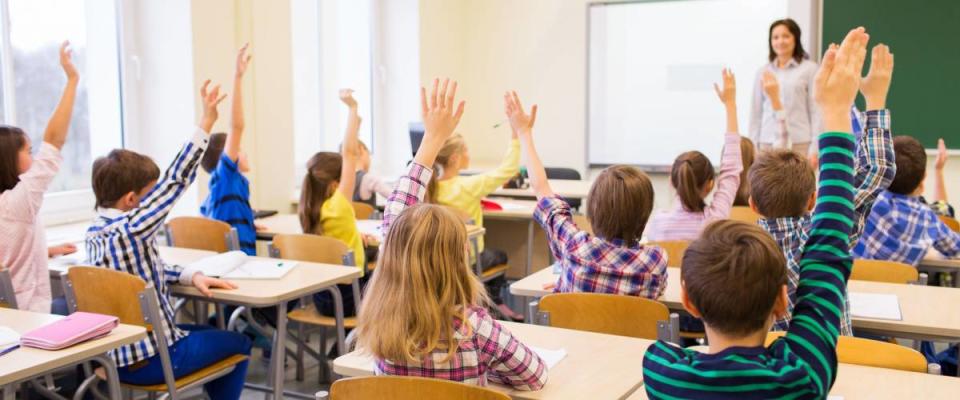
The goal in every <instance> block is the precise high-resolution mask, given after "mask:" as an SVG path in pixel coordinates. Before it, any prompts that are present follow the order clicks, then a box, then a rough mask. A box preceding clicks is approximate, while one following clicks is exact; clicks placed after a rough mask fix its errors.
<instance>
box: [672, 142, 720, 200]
mask: <svg viewBox="0 0 960 400" xmlns="http://www.w3.org/2000/svg"><path fill="white" fill-rule="evenodd" d="M714 176H715V172H714V170H713V165H712V164H710V159H709V158H707V156H705V155H703V153H701V152H699V151H688V152H686V153H683V154H681V155H680V156H678V157H677V159H676V160H674V161H673V168H671V169H670V184H672V185H673V188H674V189H676V190H677V195H678V196H680V203H682V204H683V208H684V209H685V210H687V211H690V212H700V211H703V209H704V208H705V207H706V206H707V205H706V203H704V202H703V197H702V196H701V195H700V193H701V192H702V191H703V188H704V186H705V185H706V184H707V182H709V181H711V180H712V179H713V178H714Z"/></svg>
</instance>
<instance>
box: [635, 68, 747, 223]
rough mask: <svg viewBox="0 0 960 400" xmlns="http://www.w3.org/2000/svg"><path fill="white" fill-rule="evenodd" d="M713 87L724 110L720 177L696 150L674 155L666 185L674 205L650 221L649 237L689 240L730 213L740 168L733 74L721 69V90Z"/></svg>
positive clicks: (735, 92)
mask: <svg viewBox="0 0 960 400" xmlns="http://www.w3.org/2000/svg"><path fill="white" fill-rule="evenodd" d="M714 89H715V90H716V91H717V96H718V97H720V101H721V102H722V103H723V105H724V107H725V108H726V111H727V133H726V134H725V135H724V142H725V143H724V147H723V156H722V157H721V159H720V176H719V177H715V175H714V172H713V164H711V163H710V159H708V158H707V156H705V155H703V153H701V152H699V151H688V152H686V153H683V154H681V155H680V156H679V157H677V159H676V160H675V161H674V162H673V168H672V169H671V171H670V184H671V185H672V186H673V188H674V189H676V191H677V199H676V201H675V203H674V204H675V206H674V208H673V209H672V210H669V211H662V212H660V213H658V214H657V215H655V216H654V217H653V218H652V219H651V220H650V234H649V237H648V239H650V240H654V241H664V240H693V239H696V238H697V236H699V235H700V230H701V229H703V227H704V226H706V225H707V224H708V223H710V222H712V221H715V220H718V219H724V218H727V217H729V216H730V208H731V206H732V205H733V200H734V197H735V196H736V194H737V187H738V186H740V172H742V171H743V161H742V160H741V157H740V134H739V133H737V131H738V127H737V99H736V96H737V91H736V81H735V79H734V76H733V73H732V72H730V70H727V69H724V70H723V89H722V90H721V89H720V88H719V87H717V86H716V85H714ZM714 178H716V182H714ZM715 183H716V187H717V192H716V193H714V195H713V201H712V202H711V203H710V205H707V204H706V203H705V202H704V198H706V197H707V195H708V194H710V192H711V191H713V188H714V184H715Z"/></svg>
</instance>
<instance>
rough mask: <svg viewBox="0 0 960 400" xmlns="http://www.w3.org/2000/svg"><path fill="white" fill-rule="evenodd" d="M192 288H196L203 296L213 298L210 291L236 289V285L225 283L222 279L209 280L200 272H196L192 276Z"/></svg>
mask: <svg viewBox="0 0 960 400" xmlns="http://www.w3.org/2000/svg"><path fill="white" fill-rule="evenodd" d="M193 286H194V287H195V288H197V290H199V291H200V293H202V294H203V295H204V296H207V297H213V292H211V291H210V289H236V288H237V285H235V284H233V282H230V281H225V280H223V279H217V278H211V277H209V276H206V275H204V274H203V273H201V272H197V273H196V274H194V275H193Z"/></svg>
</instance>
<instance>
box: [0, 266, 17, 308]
mask: <svg viewBox="0 0 960 400" xmlns="http://www.w3.org/2000/svg"><path fill="white" fill-rule="evenodd" d="M0 308H12V309H17V292H15V291H14V290H13V279H11V278H10V270H8V269H5V268H3V267H2V266H0Z"/></svg>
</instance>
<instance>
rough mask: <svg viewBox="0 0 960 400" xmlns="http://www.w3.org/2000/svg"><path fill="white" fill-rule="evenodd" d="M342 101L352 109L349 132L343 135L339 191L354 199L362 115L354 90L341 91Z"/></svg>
mask: <svg viewBox="0 0 960 400" xmlns="http://www.w3.org/2000/svg"><path fill="white" fill-rule="evenodd" d="M340 101H342V102H343V104H346V105H347V107H349V108H350V112H349V114H348V116H347V131H346V133H344V135H343V145H341V146H340V154H341V155H342V156H343V164H341V166H340V183H339V184H338V185H337V190H339V191H340V193H341V194H343V196H344V197H346V198H348V199H352V198H353V188H354V185H355V184H356V181H357V158H359V157H360V144H359V142H358V139H357V134H358V133H359V132H360V114H358V113H357V100H355V99H354V98H353V89H341V90H340Z"/></svg>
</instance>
